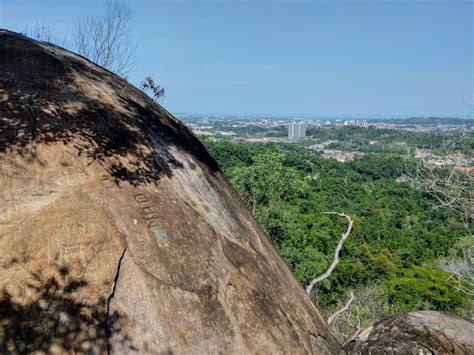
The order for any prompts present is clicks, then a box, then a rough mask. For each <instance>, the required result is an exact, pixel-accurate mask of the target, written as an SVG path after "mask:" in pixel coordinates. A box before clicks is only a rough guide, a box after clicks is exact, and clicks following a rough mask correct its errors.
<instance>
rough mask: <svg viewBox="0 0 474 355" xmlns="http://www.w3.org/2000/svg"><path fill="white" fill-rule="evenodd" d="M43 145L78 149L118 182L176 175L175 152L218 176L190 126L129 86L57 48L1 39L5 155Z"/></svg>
mask: <svg viewBox="0 0 474 355" xmlns="http://www.w3.org/2000/svg"><path fill="white" fill-rule="evenodd" d="M41 143H44V144H57V143H63V144H67V145H70V146H74V147H75V148H76V152H77V155H78V156H85V157H87V158H89V159H90V163H93V162H99V163H100V164H101V165H102V166H103V167H104V169H105V170H106V171H107V173H108V175H109V176H110V177H111V178H113V179H114V180H115V181H116V182H117V183H119V182H121V181H128V182H130V183H131V184H134V185H137V184H142V183H149V182H156V181H157V180H159V179H160V177H162V176H164V175H166V176H170V175H171V174H172V171H173V169H176V168H182V167H183V162H180V161H177V160H176V159H175V158H174V155H173V154H172V152H171V148H172V147H174V148H175V149H177V150H179V151H183V152H185V153H187V154H189V155H191V156H192V157H194V158H195V159H196V160H197V161H198V162H200V163H201V164H202V166H203V167H204V168H205V169H207V170H209V171H211V172H213V171H216V170H218V166H217V163H216V162H215V161H214V159H213V158H212V157H211V156H210V155H209V153H208V152H207V150H206V149H205V148H204V146H203V145H202V144H201V143H200V142H199V140H198V139H196V137H195V136H194V135H193V134H192V133H191V132H190V130H189V129H188V128H187V127H186V126H185V125H184V124H182V123H181V122H180V121H178V120H176V119H175V118H173V117H172V116H171V115H170V114H169V113H168V112H166V111H165V110H164V109H163V108H161V107H160V106H158V105H157V104H156V103H154V101H153V100H151V99H150V98H149V97H148V96H146V95H145V94H144V93H143V92H141V91H140V90H138V89H137V88H135V87H133V86H132V85H130V84H129V83H128V82H127V81H125V80H123V79H121V78H119V77H117V76H115V75H113V74H112V73H109V72H107V71H106V70H104V69H102V68H100V67H97V66H95V65H92V64H91V63H90V62H88V61H87V60H85V59H84V58H82V57H79V56H76V55H73V54H71V53H69V52H65V51H64V50H62V49H60V48H58V47H55V46H52V45H44V44H41V45H40V44H38V43H37V42H35V41H33V40H30V39H27V38H26V37H22V36H19V35H17V34H12V33H9V32H1V33H0V152H2V151H3V152H10V153H11V152H15V153H18V154H33V155H34V146H35V145H36V144H41ZM32 147H33V149H31V148H32Z"/></svg>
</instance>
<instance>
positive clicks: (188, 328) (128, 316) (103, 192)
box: [0, 30, 339, 354]
mask: <svg viewBox="0 0 474 355" xmlns="http://www.w3.org/2000/svg"><path fill="white" fill-rule="evenodd" d="M0 166H1V172H0V186H1V190H0V193H1V196H0V249H1V250H2V253H1V254H0V291H1V294H0V353H28V352H32V351H39V352H41V351H43V352H44V353H72V352H88V353H105V352H112V353H120V354H131V353H134V352H137V353H154V354H171V353H176V354H190V353H193V354H206V353H242V354H244V353H259V354H265V353H266V354H301V353H326V354H329V353H334V352H338V351H339V345H338V343H337V341H336V339H335V337H334V336H333V334H332V333H331V331H330V330H329V328H328V326H327V324H326V322H325V321H324V320H323V319H322V318H321V316H320V314H319V313H318V311H317V310H316V308H315V307H314V306H313V304H312V302H311V301H310V300H309V298H308V297H307V296H306V294H305V292H304V290H303V288H302V287H301V286H300V285H299V284H298V283H297V281H296V280H295V279H294V277H293V276H292V275H291V273H290V271H289V270H288V268H287V267H286V266H285V264H284V263H283V261H282V260H281V259H280V257H279V256H278V254H277V252H276V251H275V249H274V248H273V247H272V245H271V244H270V243H269V242H268V240H267V239H266V238H265V236H264V235H263V233H262V231H261V230H260V228H259V227H258V225H257V224H256V222H255V220H254V219H253V218H252V216H251V215H250V213H249V212H248V211H247V209H246V208H245V206H244V204H243V203H242V202H241V200H240V199H239V197H238V196H237V195H236V193H235V192H234V190H233V189H232V188H231V186H230V184H229V183H228V181H227V180H226V179H225V177H224V176H223V174H222V172H221V171H220V169H219V167H218V166H217V164H216V162H215V161H214V160H213V159H212V158H211V157H210V156H209V154H208V152H207V151H206V149H205V148H204V147H203V146H202V145H201V143H200V142H199V141H198V140H197V139H196V137H195V136H194V135H193V134H192V133H191V132H190V131H189V129H188V128H186V126H184V125H183V124H182V123H181V122H180V121H178V120H177V119H175V118H174V117H173V116H172V115H171V114H169V113H168V112H167V111H166V110H164V109H163V108H162V107H160V106H159V105H157V104H155V103H154V102H153V101H152V100H151V99H149V98H148V97H147V96H146V95H145V94H143V93H142V92H141V91H139V90H137V89H136V88H135V87H133V86H132V85H130V84H129V83H128V82H127V81H125V80H123V79H121V78H119V77H117V76H115V75H113V74H112V73H110V72H108V71H107V70H104V69H102V68H100V67H98V66H96V65H94V64H92V63H91V62H89V61H88V60H86V59H84V58H82V57H80V56H78V55H75V54H73V53H70V52H68V51H66V50H64V49H61V48H59V47H56V46H53V45H51V44H48V43H43V42H37V41H33V40H31V39H28V38H26V37H23V36H21V35H18V34H15V33H12V32H9V31H4V30H2V31H0Z"/></svg>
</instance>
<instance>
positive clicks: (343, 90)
mask: <svg viewBox="0 0 474 355" xmlns="http://www.w3.org/2000/svg"><path fill="white" fill-rule="evenodd" d="M125 2H126V3H128V4H129V5H130V7H131V10H132V12H133V37H134V38H135V39H136V40H137V41H138V42H139V48H138V53H137V54H138V58H137V65H136V67H135V69H134V70H133V71H132V72H131V74H130V77H129V79H130V81H131V82H133V83H134V84H137V83H139V82H140V81H141V80H142V79H143V78H144V77H145V76H146V75H152V76H153V77H154V78H155V79H156V81H157V82H159V83H160V84H161V85H163V86H164V88H165V90H166V97H165V99H164V100H163V101H162V104H163V106H164V107H165V108H167V109H168V110H169V111H171V112H188V113H193V112H195V113H199V114H204V115H206V114H222V115H243V116H279V117H291V116H296V117H313V116H318V117H323V118H324V117H328V118H331V117H336V116H340V117H342V118H352V119H354V118H360V119H369V118H406V117H414V116H416V117H419V116H439V117H460V118H465V117H467V116H468V115H469V109H468V108H467V107H466V105H465V104H464V103H463V101H462V99H461V95H464V96H465V98H466V100H467V101H469V102H474V97H473V91H474V90H473V86H474V73H473V62H474V59H473V45H474V41H473V39H474V35H473V23H474V4H473V2H472V1H458V0H450V1H447V0H446V1H443V0H433V1H404V0H399V1H379V2H376V1H355V0H353V1H331V2H327V1H292V2H289V1H271V0H256V1H253V2H250V1H232V0H225V1H223V0H222V1H216V0H214V1H206V2H204V1H199V0H195V1H189V0H180V1H161V0H158V1H151V0H134V1H125ZM102 8H103V2H101V1H97V0H80V1H74V2H66V1H61V0H41V1H40V0H31V1H22V0H0V27H1V28H7V29H10V30H14V31H19V32H21V31H24V30H25V28H26V27H27V26H30V27H31V26H34V24H35V23H44V24H46V25H52V26H54V29H55V30H56V32H57V33H59V34H61V35H64V36H65V38H66V43H67V41H68V40H69V41H70V38H69V37H68V36H69V35H68V34H69V33H70V30H71V26H72V24H74V23H76V22H78V21H79V20H81V19H83V18H84V17H85V16H87V15H90V14H97V13H100V12H101V11H102Z"/></svg>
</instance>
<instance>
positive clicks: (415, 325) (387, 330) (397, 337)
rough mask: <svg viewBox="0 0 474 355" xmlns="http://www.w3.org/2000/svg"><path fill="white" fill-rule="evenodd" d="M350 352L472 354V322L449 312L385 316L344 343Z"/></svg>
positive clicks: (473, 347) (473, 343) (473, 345)
mask: <svg viewBox="0 0 474 355" xmlns="http://www.w3.org/2000/svg"><path fill="white" fill-rule="evenodd" d="M346 351H347V352H348V353H350V354H361V353H362V354H466V355H467V354H474V324H473V323H471V322H469V321H467V320H465V319H462V318H459V317H456V316H453V315H449V314H444V313H440V312H432V311H420V312H411V313H407V314H402V315H398V316H395V317H391V318H387V319H384V320H382V321H380V322H378V323H376V324H375V325H373V326H371V327H369V328H367V329H366V330H365V331H363V332H362V333H361V334H360V335H359V337H358V338H357V339H355V340H354V341H352V342H350V343H349V344H347V345H346Z"/></svg>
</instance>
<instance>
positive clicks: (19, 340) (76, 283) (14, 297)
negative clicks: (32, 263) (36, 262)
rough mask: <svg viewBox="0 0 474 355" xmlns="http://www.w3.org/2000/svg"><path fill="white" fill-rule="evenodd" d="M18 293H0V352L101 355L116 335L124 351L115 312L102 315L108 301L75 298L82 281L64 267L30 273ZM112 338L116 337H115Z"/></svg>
mask: <svg viewBox="0 0 474 355" xmlns="http://www.w3.org/2000/svg"><path fill="white" fill-rule="evenodd" d="M29 276H30V277H29V278H28V281H27V282H26V283H25V284H24V289H23V291H22V292H20V293H18V292H12V291H8V290H7V289H6V288H5V289H3V291H2V292H1V294H0V353H2V354H26V353H32V352H36V351H37V352H40V353H106V352H108V342H107V339H109V338H110V337H111V336H113V335H115V334H118V335H119V339H120V341H122V342H123V343H124V344H126V345H127V346H128V348H129V349H130V350H136V349H135V348H134V347H133V345H132V344H131V340H130V339H129V338H128V337H127V336H126V335H124V332H123V329H122V328H123V327H122V320H121V317H120V316H119V315H118V314H115V313H113V314H109V313H108V302H107V300H106V299H105V298H99V299H98V300H96V301H95V302H92V304H90V303H88V302H86V301H81V300H80V297H79V296H80V292H81V290H83V289H84V288H85V287H86V286H87V282H86V281H85V280H83V279H82V278H80V277H73V273H72V272H71V271H70V270H69V269H68V267H66V266H57V267H56V270H54V272H53V273H51V272H48V273H47V274H46V272H43V271H41V270H38V271H30V275H29ZM115 338H117V337H115Z"/></svg>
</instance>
